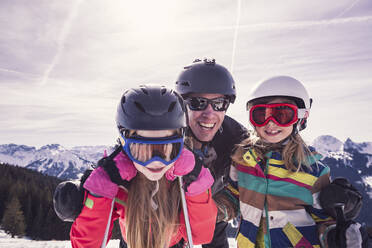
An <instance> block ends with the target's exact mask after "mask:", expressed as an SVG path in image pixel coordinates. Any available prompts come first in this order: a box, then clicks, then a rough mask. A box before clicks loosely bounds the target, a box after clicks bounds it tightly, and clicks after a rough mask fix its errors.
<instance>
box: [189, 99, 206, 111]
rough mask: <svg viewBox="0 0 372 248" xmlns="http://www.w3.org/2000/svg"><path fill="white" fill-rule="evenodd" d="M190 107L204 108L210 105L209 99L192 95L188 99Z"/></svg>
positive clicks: (192, 108) (194, 108)
mask: <svg viewBox="0 0 372 248" xmlns="http://www.w3.org/2000/svg"><path fill="white" fill-rule="evenodd" d="M188 104H189V108H190V109H191V110H204V109H206V108H207V106H208V101H207V100H206V99H204V98H200V97H192V98H190V99H189V100H188Z"/></svg>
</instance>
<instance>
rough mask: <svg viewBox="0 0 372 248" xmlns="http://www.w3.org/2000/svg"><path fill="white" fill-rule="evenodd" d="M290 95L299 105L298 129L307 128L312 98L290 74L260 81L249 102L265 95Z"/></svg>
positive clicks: (250, 95)
mask: <svg viewBox="0 0 372 248" xmlns="http://www.w3.org/2000/svg"><path fill="white" fill-rule="evenodd" d="M275 96H279V97H280V96H282V97H290V98H292V99H293V100H294V101H295V102H296V105H297V107H298V123H300V125H299V126H298V127H297V128H298V131H301V130H303V129H305V128H306V118H307V117H308V115H309V112H310V108H311V104H312V99H311V98H310V97H309V93H308V92H307V90H306V88H305V86H304V85H303V84H302V83H301V82H300V81H298V80H297V79H295V78H293V77H289V76H275V77H271V78H269V79H266V80H264V81H261V82H259V83H258V84H257V85H256V86H254V87H253V89H252V90H251V92H250V94H249V96H248V101H247V110H249V109H248V107H249V106H248V104H249V103H251V102H252V101H254V100H257V99H259V98H264V97H275Z"/></svg>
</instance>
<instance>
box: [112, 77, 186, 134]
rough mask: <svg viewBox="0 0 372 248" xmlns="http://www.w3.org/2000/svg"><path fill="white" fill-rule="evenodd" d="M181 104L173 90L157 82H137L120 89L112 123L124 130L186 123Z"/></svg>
mask: <svg viewBox="0 0 372 248" xmlns="http://www.w3.org/2000/svg"><path fill="white" fill-rule="evenodd" d="M185 109H186V108H185V105H184V103H183V100H182V97H181V96H180V95H179V94H178V93H177V92H175V91H174V90H170V89H167V88H166V87H164V86H160V85H150V84H148V85H141V86H139V87H138V88H132V89H129V90H127V91H126V92H124V94H123V96H122V97H121V100H120V103H119V105H118V109H117V114H116V125H117V127H118V129H119V132H122V131H123V129H124V130H129V129H131V130H166V129H179V128H184V127H186V115H185Z"/></svg>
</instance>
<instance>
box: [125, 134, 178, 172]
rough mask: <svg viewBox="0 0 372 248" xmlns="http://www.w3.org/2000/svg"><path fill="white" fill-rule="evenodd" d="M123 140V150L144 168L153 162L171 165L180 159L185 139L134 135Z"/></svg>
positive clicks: (175, 136) (176, 136)
mask: <svg viewBox="0 0 372 248" xmlns="http://www.w3.org/2000/svg"><path fill="white" fill-rule="evenodd" d="M122 138H123V141H124V144H123V150H124V151H125V152H126V154H127V155H128V157H129V158H130V159H131V160H132V161H134V162H136V163H137V164H140V165H142V166H147V165H148V164H150V163H151V162H153V161H160V162H161V163H163V164H165V165H169V164H171V163H173V162H174V161H176V160H177V159H178V158H179V156H180V155H181V152H182V148H183V137H182V136H179V135H174V136H169V137H161V138H149V137H142V136H139V135H134V136H131V137H129V138H126V137H124V136H122Z"/></svg>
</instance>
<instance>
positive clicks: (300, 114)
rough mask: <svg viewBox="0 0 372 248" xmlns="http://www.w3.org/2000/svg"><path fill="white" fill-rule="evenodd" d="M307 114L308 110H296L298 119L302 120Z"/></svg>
mask: <svg viewBox="0 0 372 248" xmlns="http://www.w3.org/2000/svg"><path fill="white" fill-rule="evenodd" d="M308 112H309V110H308V109H305V108H301V109H300V108H299V109H297V117H298V119H302V118H305V117H306V114H307V113H308Z"/></svg>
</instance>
